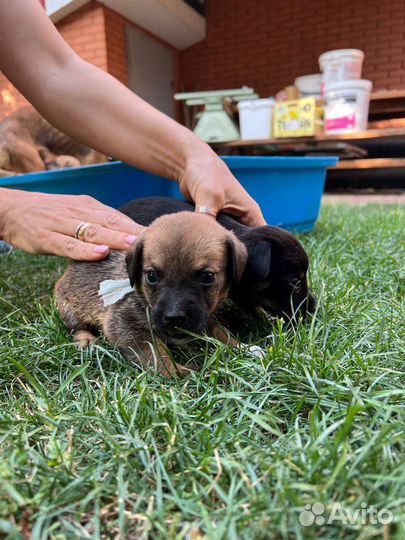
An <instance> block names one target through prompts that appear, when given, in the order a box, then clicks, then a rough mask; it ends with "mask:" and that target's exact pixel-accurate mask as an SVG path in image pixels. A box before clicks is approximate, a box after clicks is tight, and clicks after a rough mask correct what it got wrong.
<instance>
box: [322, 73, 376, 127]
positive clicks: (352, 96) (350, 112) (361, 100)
mask: <svg viewBox="0 0 405 540" xmlns="http://www.w3.org/2000/svg"><path fill="white" fill-rule="evenodd" d="M372 87H373V84H372V82H371V81H366V80H364V79H360V80H354V81H344V82H338V83H334V84H330V85H329V86H328V87H327V88H326V94H325V98H326V107H325V132H326V133H327V134H332V133H353V132H355V131H364V130H366V129H367V120H368V109H369V105H370V93H371V89H372Z"/></svg>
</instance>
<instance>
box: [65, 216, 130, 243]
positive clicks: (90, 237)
mask: <svg viewBox="0 0 405 540" xmlns="http://www.w3.org/2000/svg"><path fill="white" fill-rule="evenodd" d="M78 225H80V222H78V221H76V220H63V221H61V222H59V223H58V227H57V229H56V232H58V233H61V234H65V235H67V236H75V231H76V230H77V227H78ZM82 233H83V235H82V236H80V241H83V243H89V244H99V245H106V246H109V247H110V248H112V249H122V250H126V249H128V248H129V247H130V246H131V245H132V244H133V243H134V242H135V240H136V238H137V235H134V234H127V233H125V232H120V231H114V230H112V229H107V228H106V227H103V226H102V225H99V224H98V223H90V222H88V224H87V223H86V224H85V225H84V226H83V227H82Z"/></svg>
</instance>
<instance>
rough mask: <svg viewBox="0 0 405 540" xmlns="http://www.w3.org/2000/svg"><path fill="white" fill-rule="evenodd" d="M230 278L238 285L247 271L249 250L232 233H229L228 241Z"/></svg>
mask: <svg viewBox="0 0 405 540" xmlns="http://www.w3.org/2000/svg"><path fill="white" fill-rule="evenodd" d="M227 256H228V266H227V270H228V276H229V280H230V282H231V283H232V284H235V283H238V282H239V281H240V279H241V277H242V274H243V272H244V271H245V267H246V261H247V256H248V255H247V250H246V247H245V245H244V244H243V243H242V242H241V241H240V240H238V239H237V238H236V236H235V235H234V234H233V233H232V232H229V233H228V240H227Z"/></svg>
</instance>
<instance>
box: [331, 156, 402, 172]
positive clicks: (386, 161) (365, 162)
mask: <svg viewBox="0 0 405 540" xmlns="http://www.w3.org/2000/svg"><path fill="white" fill-rule="evenodd" d="M330 168H331V169H335V170H336V169H398V168H404V171H405V159H403V158H374V159H353V160H351V161H340V162H339V163H338V164H337V165H336V166H335V167H330Z"/></svg>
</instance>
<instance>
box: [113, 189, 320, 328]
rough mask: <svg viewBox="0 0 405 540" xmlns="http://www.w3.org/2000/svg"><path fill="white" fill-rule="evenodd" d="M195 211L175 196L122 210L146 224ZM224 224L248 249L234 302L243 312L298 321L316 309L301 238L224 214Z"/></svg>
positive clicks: (150, 199) (233, 291) (235, 286)
mask: <svg viewBox="0 0 405 540" xmlns="http://www.w3.org/2000/svg"><path fill="white" fill-rule="evenodd" d="M193 210H194V206H193V205H192V204H190V203H188V202H186V201H180V200H177V199H172V198H169V197H146V198H143V199H135V200H133V201H131V202H129V203H127V204H125V205H124V206H123V207H122V208H120V211H121V212H122V213H124V214H126V215H127V216H129V217H130V218H132V219H133V220H135V221H136V222H137V223H139V224H140V225H145V226H147V225H149V224H150V223H151V222H152V221H153V220H155V219H156V218H157V217H159V216H162V215H164V214H173V213H176V212H183V211H193ZM218 222H219V223H220V224H221V225H223V226H224V227H225V228H226V229H228V230H231V231H233V232H234V233H235V235H236V236H237V238H238V239H239V240H241V241H242V242H243V243H244V245H245V246H246V248H247V252H248V260H247V264H246V267H245V271H244V273H243V275H242V278H241V280H240V281H239V282H238V283H234V284H233V286H232V288H231V291H230V298H231V299H232V300H234V301H235V302H236V303H237V304H238V305H239V306H240V307H241V308H242V310H244V311H245V312H247V313H254V312H255V311H256V310H257V308H258V307H261V308H263V309H264V310H266V311H268V312H269V313H271V314H272V315H274V316H277V317H284V318H287V319H288V320H289V321H292V322H296V321H297V320H298V318H299V317H302V318H305V317H306V315H307V314H308V313H313V312H314V311H315V299H314V297H313V295H312V294H311V292H310V291H309V289H308V282H307V272H308V266H309V259H308V256H307V254H306V252H305V250H304V248H303V247H302V245H301V243H300V242H299V241H298V240H297V238H295V236H293V235H292V234H291V233H289V232H288V231H286V230H284V229H280V228H279V227H271V226H269V225H266V226H264V227H247V226H246V225H242V224H241V223H239V222H238V221H236V220H235V219H233V218H232V217H231V216H229V215H227V214H224V213H220V214H219V215H218Z"/></svg>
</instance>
